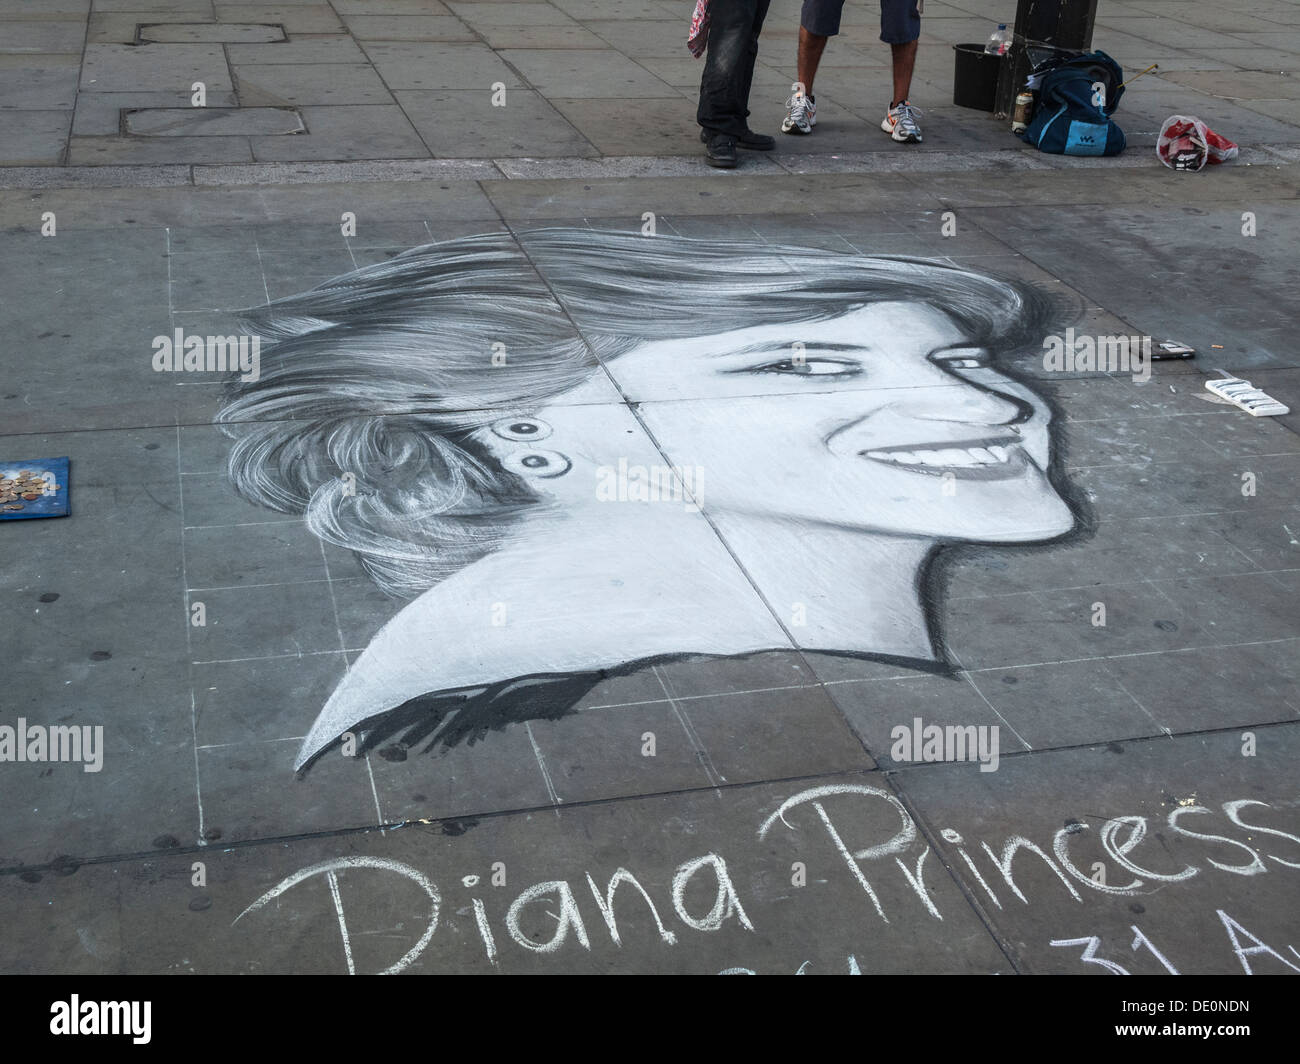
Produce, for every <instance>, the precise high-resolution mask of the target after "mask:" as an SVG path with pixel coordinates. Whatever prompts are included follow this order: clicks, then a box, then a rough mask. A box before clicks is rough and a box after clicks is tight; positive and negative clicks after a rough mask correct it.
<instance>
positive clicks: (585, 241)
mask: <svg viewBox="0 0 1300 1064" xmlns="http://www.w3.org/2000/svg"><path fill="white" fill-rule="evenodd" d="M881 301H907V302H919V303H925V304H928V305H930V306H933V307H936V308H938V309H939V310H941V311H943V312H944V313H945V314H947V315H948V316H949V317H950V318H951V319H952V320H953V321H954V322H955V323H956V324H957V325H958V326H959V327H960V328H961V329H962V330H963V332H964V333H965V335H966V336H967V338H968V339H969V340H970V342H971V343H972V344H973V345H979V346H984V347H987V348H988V349H989V350H990V352H991V353H993V354H994V355H999V354H1000V355H1007V354H1012V353H1015V352H1017V351H1019V350H1025V349H1029V348H1031V347H1032V348H1038V347H1039V346H1040V344H1041V340H1042V337H1043V335H1044V333H1045V332H1048V331H1050V330H1051V328H1052V326H1053V324H1054V322H1055V319H1056V318H1057V316H1058V313H1059V311H1060V310H1061V307H1060V306H1059V304H1058V303H1057V301H1056V300H1055V299H1054V298H1053V297H1052V296H1050V295H1048V294H1047V293H1046V292H1044V291H1042V290H1040V289H1038V288H1036V287H1034V286H1032V285H1029V284H1024V283H1019V282H1013V281H1003V280H997V279H994V278H990V277H986V276H982V275H980V274H976V273H972V272H970V271H967V270H962V269H959V268H957V267H954V266H947V265H943V264H940V263H934V262H925V261H920V260H913V259H903V258H894V257H877V256H867V255H857V254H845V253H841V252H834V251H823V250H816V249H808V248H793V247H777V246H763V245H756V244H741V243H723V242H716V241H708V242H703V241H695V240H687V239H683V238H680V237H671V236H656V237H643V236H640V235H636V234H629V233H615V232H600V231H594V230H588V229H545V230H538V231H535V232H528V233H523V234H520V235H519V236H518V237H517V238H516V237H515V236H513V235H511V234H509V233H492V234H487V235H483V236H474V237H466V238H463V239H459V240H452V241H448V242H446V243H440V244H431V245H428V246H426V247H419V248H415V249H413V250H411V251H408V252H406V253H405V254H402V255H399V256H397V257H396V258H394V259H391V260H390V261H388V262H383V263H379V264H377V265H374V266H367V267H364V268H362V269H359V270H355V271H354V272H352V273H349V274H345V275H343V276H342V277H337V278H335V279H334V280H331V281H327V282H326V283H324V284H322V285H319V286H318V287H316V288H313V289H312V290H311V291H308V292H304V293H302V294H301V295H297V296H291V297H289V298H286V299H280V300H277V301H276V302H274V303H271V304H269V305H267V306H265V307H260V308H257V309H255V310H252V311H248V312H246V313H245V315H244V317H245V319H246V321H247V323H248V325H249V327H250V328H251V329H252V330H253V331H254V332H256V333H257V334H258V335H260V336H261V337H262V340H263V345H264V346H263V349H262V360H261V375H260V378H259V379H258V380H257V381H256V382H248V383H242V382H236V383H235V384H234V385H232V393H231V395H230V396H229V398H228V401H227V403H226V405H225V407H224V409H223V410H222V412H221V414H220V416H219V421H220V422H221V423H223V424H224V425H225V426H226V430H227V432H229V433H230V434H231V435H232V436H234V437H235V438H236V439H237V443H236V445H235V446H234V448H233V450H232V453H231V456H230V464H229V468H230V475H231V478H232V480H233V482H234V484H235V487H236V490H237V491H238V492H239V493H240V494H241V495H242V496H243V497H244V498H246V499H248V500H249V501H251V502H254V503H258V504H260V505H262V506H267V507H270V508H271V509H274V510H278V511H281V512H284V513H295V514H304V515H305V517H306V520H307V524H308V527H310V528H311V530H312V531H313V532H314V533H315V534H316V535H317V536H319V537H320V538H321V539H323V540H325V541H327V542H329V543H334V544H338V545H339V546H342V547H345V548H348V549H350V550H352V551H354V552H355V553H356V556H357V558H358V559H359V561H360V563H361V565H362V567H363V568H364V569H365V571H366V572H367V573H368V574H369V575H370V577H371V578H372V579H373V580H374V581H375V582H376V583H377V584H378V585H379V586H380V587H381V588H383V589H384V590H385V591H387V592H388V593H390V594H392V595H395V596H399V597H413V596H415V595H418V594H420V593H422V592H423V591H425V590H427V589H428V588H430V587H432V586H433V585H434V584H436V583H438V582H439V581H440V580H442V579H444V578H446V577H447V576H450V575H451V574H452V573H454V572H456V571H458V570H459V569H461V568H463V567H465V566H466V565H468V564H470V563H472V562H473V561H476V560H477V559H478V558H480V557H482V556H484V555H485V554H487V553H489V552H491V551H492V550H494V549H495V548H496V547H497V546H498V545H499V544H500V543H501V542H502V540H503V539H504V538H505V537H506V536H508V534H509V531H510V528H511V525H512V524H513V523H514V521H515V520H517V519H518V518H519V517H520V516H521V514H522V513H523V511H524V510H526V509H527V508H529V507H532V506H538V505H542V503H541V500H540V499H539V497H538V496H537V495H535V494H534V493H533V492H532V491H531V489H530V488H529V487H528V486H527V485H526V483H525V482H524V481H523V480H522V478H520V477H518V476H516V475H515V474H513V473H510V472H508V471H506V470H504V469H502V468H501V467H500V466H499V464H497V463H496V462H495V461H493V459H492V458H491V456H490V455H489V454H488V453H487V452H486V451H485V450H483V449H482V448H481V447H480V446H478V445H477V444H476V442H475V441H474V440H473V439H471V438H470V434H471V433H473V432H474V431H475V430H477V429H480V428H482V427H484V426H486V425H487V424H489V423H490V422H492V421H495V420H497V419H498V418H500V417H502V416H510V415H515V414H528V413H533V412H535V411H536V410H538V409H539V408H540V407H543V406H544V405H545V404H546V402H547V401H548V400H549V399H551V398H553V397H555V396H558V395H560V394H562V393H564V392H566V391H569V390H570V389H572V388H574V387H576V386H577V385H579V384H581V383H583V382H584V381H585V380H587V379H588V378H589V377H590V376H591V375H592V374H593V373H594V372H595V371H596V370H597V369H598V368H599V365H600V362H601V361H606V362H607V361H610V360H613V359H617V358H618V357H619V356H621V355H623V354H626V353H627V352H629V351H631V350H633V349H635V348H636V347H638V346H639V345H641V344H643V343H645V342H647V341H650V340H666V339H674V338H683V337H689V336H699V335H705V334H709V333H717V332H726V331H729V330H732V329H737V328H741V327H748V326H755V325H774V324H780V323H785V324H789V325H790V326H791V339H792V340H794V339H798V335H799V330H800V328H801V327H802V326H804V325H806V324H807V323H809V322H813V321H819V320H824V319H828V318H833V317H837V316H839V315H842V314H844V313H847V312H849V311H851V310H854V309H856V308H859V307H862V306H864V305H867V304H870V303H876V302H881ZM267 344H269V345H270V346H269V347H268V346H266V345H267ZM345 474H351V475H352V478H355V479H354V480H353V479H352V478H349V477H347V476H346V475H345Z"/></svg>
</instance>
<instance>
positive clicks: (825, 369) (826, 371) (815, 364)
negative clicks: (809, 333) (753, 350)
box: [753, 358, 862, 377]
mask: <svg viewBox="0 0 1300 1064" xmlns="http://www.w3.org/2000/svg"><path fill="white" fill-rule="evenodd" d="M753 372H755V373H792V374H796V375H798V376H801V377H854V376H857V374H859V373H861V372H862V366H861V364H860V363H857V362H845V361H843V360H841V359H838V358H805V359H802V360H800V361H798V362H796V361H795V360H794V359H792V358H783V359H782V360H781V361H780V362H769V363H768V364H767V365H766V366H757V367H755V368H754V370H753Z"/></svg>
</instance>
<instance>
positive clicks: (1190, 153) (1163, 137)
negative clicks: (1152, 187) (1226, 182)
mask: <svg viewBox="0 0 1300 1064" xmlns="http://www.w3.org/2000/svg"><path fill="white" fill-rule="evenodd" d="M1237 151H1238V148H1237V145H1235V144H1234V143H1233V142H1232V141H1230V140H1229V139H1228V138H1227V137H1221V136H1219V134H1218V133H1216V132H1214V130H1212V129H1210V128H1209V126H1207V125H1206V124H1205V123H1204V122H1202V121H1201V120H1200V119H1199V118H1193V117H1192V116H1191V115H1171V116H1170V117H1169V118H1166V119H1165V124H1164V125H1162V126H1161V127H1160V137H1159V139H1158V140H1157V141H1156V157H1157V158H1159V160H1160V161H1161V162H1162V163H1164V164H1165V165H1166V166H1167V167H1169V168H1170V169H1171V170H1192V171H1195V170H1200V169H1202V168H1203V167H1204V166H1205V164H1206V163H1210V164H1214V163H1222V162H1227V161H1228V160H1229V159H1235V158H1236V157H1237Z"/></svg>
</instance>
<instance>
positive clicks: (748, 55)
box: [740, 0, 772, 128]
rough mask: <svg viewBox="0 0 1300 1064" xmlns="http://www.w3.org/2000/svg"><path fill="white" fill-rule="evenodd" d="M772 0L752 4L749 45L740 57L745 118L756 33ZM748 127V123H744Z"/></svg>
mask: <svg viewBox="0 0 1300 1064" xmlns="http://www.w3.org/2000/svg"><path fill="white" fill-rule="evenodd" d="M771 2H772V0H758V3H757V4H755V6H754V21H753V22H752V23H751V24H750V30H749V47H747V48H746V49H745V54H744V56H743V57H742V59H741V72H740V89H741V97H740V99H741V104H742V107H743V113H744V115H745V117H746V118H748V117H749V90H750V89H751V88H752V87H753V85H754V64H755V63H756V62H757V61H758V35H759V34H760V33H762V32H763V20H764V19H765V18H766V17H767V9H768V6H769V5H770V4H771ZM746 128H748V123H746Z"/></svg>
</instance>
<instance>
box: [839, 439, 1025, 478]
mask: <svg viewBox="0 0 1300 1064" xmlns="http://www.w3.org/2000/svg"><path fill="white" fill-rule="evenodd" d="M1020 442H1021V441H1020V440H1019V439H1016V438H1014V437H1006V438H1002V439H997V440H970V441H965V440H963V441H953V442H952V443H949V444H946V445H942V446H941V445H939V444H935V443H929V444H922V445H920V446H917V445H915V444H913V445H912V446H909V447H880V448H872V449H871V450H866V451H860V452H858V453H859V454H861V455H862V456H863V457H864V458H870V459H872V460H874V461H877V462H887V463H890V464H892V465H900V466H906V467H911V468H913V469H915V470H916V472H918V473H920V472H930V471H932V470H933V471H945V472H946V471H949V470H951V471H952V472H960V471H961V470H988V471H990V472H992V471H998V470H1005V471H1008V472H1009V471H1010V467H1012V466H1015V467H1019V466H1021V465H1023V464H1024V462H1025V460H1026V459H1025V454H1024V451H1023V450H1021V448H1020Z"/></svg>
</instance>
